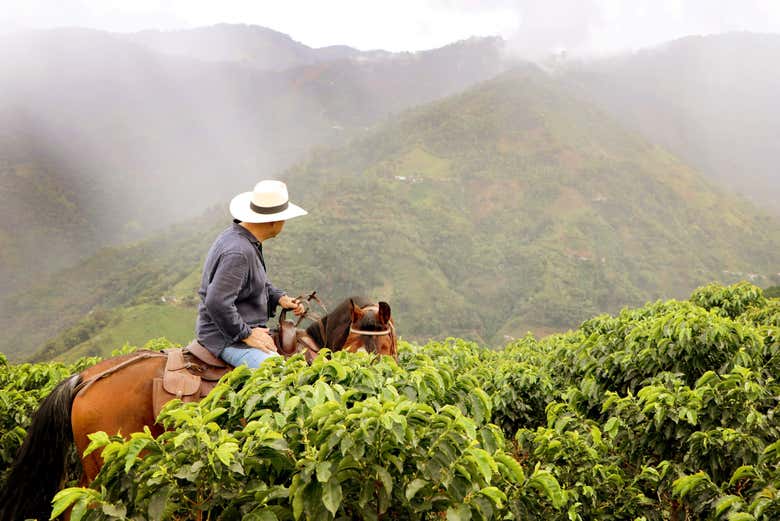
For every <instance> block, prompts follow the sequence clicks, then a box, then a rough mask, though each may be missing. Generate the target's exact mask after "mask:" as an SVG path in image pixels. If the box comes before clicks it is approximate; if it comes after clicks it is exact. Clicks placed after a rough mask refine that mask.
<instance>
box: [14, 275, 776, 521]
mask: <svg viewBox="0 0 780 521" xmlns="http://www.w3.org/2000/svg"><path fill="white" fill-rule="evenodd" d="M778 331H780V300H778V299H771V298H767V297H765V296H764V295H763V292H762V291H761V290H760V289H759V288H757V287H755V286H752V285H750V284H747V283H741V284H737V285H734V286H728V287H724V286H720V285H715V284H713V285H709V286H704V287H701V288H699V289H698V290H696V291H695V292H694V293H693V295H692V296H691V298H690V299H689V300H687V301H676V300H668V301H658V302H654V303H649V304H646V305H645V306H643V307H640V308H634V309H624V310H623V311H621V312H620V313H619V314H617V315H614V316H611V315H600V316H597V317H595V318H592V319H590V320H587V321H586V322H584V323H583V324H582V325H581V327H580V328H578V329H577V330H575V331H571V332H569V333H567V334H563V335H553V336H550V337H546V338H543V339H541V340H537V339H535V338H533V337H531V336H528V337H526V338H523V339H521V340H518V341H515V342H513V343H511V344H509V345H507V346H506V347H505V348H504V349H502V350H498V351H495V350H490V349H485V348H483V347H480V346H478V345H477V344H474V343H471V342H466V341H463V340H456V339H450V340H447V341H446V342H440V343H437V342H432V343H429V344H428V345H425V346H415V345H411V344H404V345H403V348H402V350H401V357H400V360H399V362H398V364H396V363H394V362H393V361H391V360H381V361H379V362H375V363H371V362H370V360H369V359H368V358H367V357H365V356H348V355H340V354H337V355H334V356H333V357H332V358H331V359H325V358H320V359H318V360H317V361H316V362H315V363H314V364H313V365H312V366H310V367H309V366H306V364H305V363H303V362H302V361H301V360H297V359H293V360H290V361H288V362H286V363H273V362H272V363H267V364H264V365H263V367H261V369H259V370H257V371H255V372H254V373H252V372H250V371H246V370H237V371H234V372H233V373H231V374H230V375H229V376H228V377H226V379H225V380H224V381H223V382H222V383H221V384H220V386H218V388H217V389H216V390H215V392H213V393H212V394H211V395H210V396H209V397H208V398H207V399H206V400H204V401H203V402H202V403H200V404H188V405H181V404H179V403H174V404H172V405H171V406H169V407H168V408H167V409H166V410H165V411H164V412H163V413H162V416H161V418H160V420H161V421H162V422H164V423H165V425H167V426H168V427H169V428H170V431H169V432H167V433H165V434H163V435H162V436H160V437H159V438H157V439H152V438H151V437H150V436H149V435H148V434H145V433H141V434H138V435H135V436H133V438H132V439H131V440H129V441H123V440H121V439H119V438H116V437H111V436H109V435H107V434H97V435H95V436H93V444H92V446H91V447H90V450H100V449H103V450H104V453H103V454H104V457H105V458H106V461H107V463H106V466H105V467H104V470H103V472H102V473H101V474H100V476H99V477H98V480H97V481H96V483H95V484H94V485H93V487H92V488H90V489H79V488H70V489H66V490H64V491H63V492H62V493H61V494H60V495H59V496H58V498H57V500H56V508H57V509H58V510H61V509H62V508H64V507H66V506H68V505H74V507H75V508H74V519H80V518H84V519H144V518H149V519H226V520H227V519H240V518H245V519H258V520H274V519H300V518H307V519H333V518H342V519H344V518H355V517H363V518H366V519H431V518H435V513H436V512H441V513H442V515H443V513H445V512H446V516H447V518H448V519H512V518H514V519H556V520H557V519H560V520H564V519H568V520H577V519H582V520H588V519H600V520H601V519H643V520H648V521H649V520H667V519H679V520H682V519H713V520H714V519H729V520H752V519H765V520H770V519H776V518H777V516H778V515H780V497H778V492H777V490H778V487H780V450H778V447H780V442H778V433H779V432H780V430H779V429H780V421H778V412H779V411H780V401H779V400H780V384H778V382H777V380H776V375H777V374H778V370H780V366H779V365H778V364H779V362H778V361H779V360H780V334H778ZM84 363H89V361H84V362H82V365H83V364H84ZM64 374H65V371H64V368H63V366H61V365H58V364H42V365H37V366H30V365H23V366H9V365H4V366H3V373H2V376H1V378H2V382H3V386H4V388H3V396H6V395H7V393H9V392H19V393H22V394H24V395H25V396H26V398H25V399H24V400H19V401H18V403H21V404H22V405H21V406H20V407H19V410H21V411H22V412H21V414H16V409H15V408H14V403H16V402H9V403H6V404H5V407H6V411H3V413H4V414H3V416H4V417H5V418H14V417H16V418H18V420H17V422H18V423H15V422H13V421H11V422H7V423H6V424H4V426H3V432H2V433H0V435H2V438H1V439H2V440H3V442H2V443H3V447H2V451H3V452H2V454H4V455H5V454H10V453H13V451H14V449H15V447H16V446H18V439H19V434H21V432H22V431H23V429H24V426H25V424H26V422H27V419H28V416H29V410H30V408H31V407H30V404H33V403H34V402H35V401H36V400H38V399H39V398H40V396H41V395H42V394H44V392H45V390H47V389H50V388H51V386H52V384H53V383H54V382H56V380H58V379H59V378H60V377H61V376H63V375H64ZM34 375H38V376H34ZM33 376H34V378H33ZM31 381H32V382H34V383H32V384H31V383H30V382H31ZM41 389H43V391H42V390H41ZM25 393H26V394H25ZM9 433H12V434H9ZM13 433H15V434H13ZM141 451H143V452H144V454H145V457H144V458H138V454H139V452H141ZM3 462H4V464H7V459H4V460H3ZM87 506H91V507H95V508H94V509H92V510H85V509H86V507H87ZM432 516H434V517H432Z"/></svg>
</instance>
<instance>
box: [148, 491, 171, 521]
mask: <svg viewBox="0 0 780 521" xmlns="http://www.w3.org/2000/svg"><path fill="white" fill-rule="evenodd" d="M170 492H171V487H170V485H167V486H165V487H163V488H161V489H160V490H158V491H157V492H155V493H154V495H153V496H152V497H151V499H150V500H149V510H148V513H149V520H150V521H160V520H161V519H162V518H163V516H164V514H165V505H166V503H168V496H169V495H170Z"/></svg>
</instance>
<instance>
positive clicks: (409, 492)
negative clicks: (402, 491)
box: [406, 478, 428, 501]
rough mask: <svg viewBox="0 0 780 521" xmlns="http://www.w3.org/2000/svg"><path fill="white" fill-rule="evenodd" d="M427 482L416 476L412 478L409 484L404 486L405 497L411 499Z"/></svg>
mask: <svg viewBox="0 0 780 521" xmlns="http://www.w3.org/2000/svg"><path fill="white" fill-rule="evenodd" d="M427 484H428V481H426V480H424V479H420V478H416V479H414V480H412V482H411V483H409V485H407V487H406V499H407V500H409V501H411V499H412V498H413V497H414V496H415V495H416V494H417V492H419V491H420V489H422V488H423V487H424V486H425V485H427Z"/></svg>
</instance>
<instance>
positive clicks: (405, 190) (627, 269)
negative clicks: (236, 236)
mask: <svg viewBox="0 0 780 521" xmlns="http://www.w3.org/2000/svg"><path fill="white" fill-rule="evenodd" d="M285 177H286V179H287V180H288V183H289V185H290V190H291V193H292V194H293V200H294V201H296V202H297V203H300V204H301V205H302V206H303V207H304V208H307V209H308V210H309V212H310V213H309V215H308V216H307V217H306V218H303V219H296V220H294V221H291V222H290V223H288V226H287V227H286V228H285V233H284V235H283V236H282V237H281V238H280V239H278V240H275V241H273V242H272V243H271V244H269V245H268V247H267V248H266V249H265V255H266V260H267V264H268V266H269V269H270V277H271V280H273V281H274V283H275V284H276V285H278V286H280V287H283V288H285V289H287V290H288V291H290V292H292V293H300V292H303V291H307V290H312V289H317V290H318V292H319V293H320V295H323V296H325V298H326V299H335V300H338V299H339V298H343V297H344V296H347V295H351V294H366V295H369V296H373V297H375V298H381V299H382V300H387V301H388V302H390V304H391V306H392V308H393V314H394V316H395V317H396V321H397V324H398V328H399V331H400V332H401V333H402V335H405V336H406V337H408V338H413V339H425V338H428V337H440V336H447V335H458V336H464V337H467V338H473V339H479V340H482V341H487V342H490V343H495V344H500V343H503V342H505V340H506V337H517V336H522V335H524V334H525V333H526V332H527V331H528V330H531V331H535V332H537V333H539V334H542V333H547V332H551V331H560V330H563V329H567V328H571V327H574V326H576V325H577V324H578V323H579V322H580V321H581V320H585V319H587V318H588V317H590V316H594V315H596V314H598V313H600V312H615V311H617V310H619V309H620V308H621V307H624V306H629V305H634V304H636V303H639V304H641V303H643V302H646V301H648V300H654V299H657V298H660V297H664V298H669V297H674V296H678V294H679V295H685V294H687V293H689V292H690V289H691V288H695V287H698V286H700V285H702V284H704V283H707V282H710V281H712V280H724V281H727V282H730V281H732V280H733V276H732V275H728V274H726V273H724V271H730V272H738V271H740V272H753V273H759V274H763V276H765V277H766V281H763V282H761V281H759V282H761V283H762V285H764V286H767V285H770V284H769V283H771V282H772V281H773V279H771V276H772V275H771V273H772V271H773V270H772V268H774V267H775V266H777V265H778V263H780V258H778V255H779V254H778V253H777V252H778V251H780V248H778V247H777V246H778V245H780V237H779V236H778V235H779V234H778V226H777V221H776V220H773V218H771V217H769V216H767V215H765V214H762V213H761V212H759V211H756V210H754V209H753V208H752V207H751V206H749V205H746V204H745V203H744V202H742V201H739V200H734V199H733V198H731V197H729V196H728V195H727V194H724V193H722V192H719V191H718V190H716V189H714V188H713V186H711V183H710V182H708V181H706V179H704V178H703V177H702V175H701V174H700V173H699V172H696V171H695V170H693V169H691V168H690V167H688V166H687V165H685V164H684V163H683V162H681V161H680V160H679V159H678V158H677V157H675V156H673V155H672V154H670V153H669V152H668V151H666V150H665V149H663V148H661V147H659V146H657V145H654V144H652V143H649V142H647V141H645V140H643V139H642V138H641V136H639V135H638V134H633V133H630V132H627V131H626V130H625V129H624V128H623V127H622V126H620V125H619V124H618V123H617V122H615V121H614V120H613V119H612V118H611V117H610V116H609V115H608V114H607V113H606V112H605V111H603V110H602V109H600V108H598V107H596V106H594V105H588V104H584V103H583V102H582V101H581V100H580V98H579V96H578V95H577V93H576V92H572V91H570V90H567V89H566V88H565V87H564V86H562V85H560V84H557V83H555V82H554V81H552V80H551V79H550V78H548V77H547V76H546V75H544V74H543V73H542V72H541V71H539V70H538V69H536V68H535V67H531V66H528V67H525V68H523V69H521V70H515V71H512V72H510V73H506V74H504V75H502V76H500V77H499V78H496V79H494V80H490V81H486V82H483V83H481V84H479V85H478V86H475V87H473V88H471V89H469V90H468V91H466V92H464V93H461V94H458V95H455V96H452V97H449V98H447V99H444V100H440V101H436V102H432V103H430V104H428V105H426V106H423V107H418V108H414V109H410V110H407V111H405V112H404V113H403V114H401V115H399V116H397V117H395V118H392V119H391V120H390V121H388V122H387V123H385V124H383V125H381V126H380V127H378V128H376V129H375V130H374V131H372V132H371V133H369V134H367V135H365V136H361V137H359V138H356V139H354V140H352V141H351V142H350V143H348V144H347V145H344V146H342V147H339V148H331V149H321V150H319V151H317V152H314V153H312V154H311V155H310V156H309V157H308V159H307V160H305V161H303V162H301V163H298V164H297V165H296V166H295V167H293V168H291V169H290V170H288V171H287V173H286V176H285ZM215 212H216V213H214V214H212V217H211V218H212V219H214V220H213V221H210V224H209V221H208V219H207V220H205V221H201V224H200V225H199V226H191V227H185V228H182V233H180V234H179V235H177V236H176V237H175V238H172V236H169V237H168V238H167V239H164V238H160V239H158V240H157V241H156V246H154V247H152V246H139V247H141V248H142V249H143V248H145V251H147V255H148V256H149V258H147V259H138V258H136V257H137V255H138V254H139V252H138V251H136V252H133V253H132V254H131V253H130V252H127V253H125V254H123V253H122V252H121V251H117V252H116V254H115V255H117V256H118V257H117V258H116V259H115V257H114V256H112V255H109V256H107V257H106V258H105V259H104V260H103V261H102V265H104V266H106V267H105V268H104V272H103V273H102V275H100V276H89V277H88V278H89V280H90V281H91V282H90V284H92V286H91V288H92V289H90V290H89V293H90V295H99V294H101V293H102V294H104V295H110V293H111V290H110V288H111V287H112V284H111V283H112V282H115V281H116V279H117V277H118V276H120V274H119V273H118V272H115V271H113V270H112V268H110V266H111V265H113V264H115V263H116V262H117V261H118V259H125V261H123V262H131V263H133V266H134V267H133V268H132V270H130V271H128V270H127V269H124V270H123V271H122V273H130V274H131V277H132V278H133V281H132V282H129V283H128V284H123V286H124V285H128V286H132V287H136V288H137V291H136V290H133V291H130V292H126V293H127V296H126V297H123V298H122V299H119V300H118V301H116V302H117V305H118V306H119V308H121V307H122V306H138V305H141V304H152V303H153V304H155V305H158V306H160V305H162V304H161V303H160V302H161V301H160V297H161V295H172V294H174V293H175V295H176V296H177V298H179V300H180V301H181V299H183V298H186V297H188V296H189V297H191V296H192V295H193V294H194V292H195V288H196V287H197V280H198V277H197V274H198V272H199V270H200V265H199V260H198V259H200V262H202V255H204V254H205V251H206V249H207V247H208V244H209V242H210V240H212V239H213V237H214V236H216V233H218V231H219V229H220V228H221V227H224V226H226V225H227V223H228V222H229V218H227V216H226V215H225V213H224V209H223V210H216V211H215ZM220 215H221V217H220ZM220 221H221V224H220ZM207 230H208V231H209V233H204V232H205V231H207ZM171 240H176V241H178V242H176V243H175V245H174V244H168V241H171ZM177 250H179V251H181V250H185V251H187V252H188V255H189V256H188V259H189V260H187V261H186V262H182V259H180V258H179V257H177V253H176V252H177ZM71 273H72V277H74V278H75V280H78V279H79V277H85V276H87V275H86V274H79V273H73V272H71ZM133 273H135V274H134V275H133ZM174 273H177V275H176V276H173V274H174ZM121 277H125V279H126V276H125V275H121ZM144 281H147V282H144ZM185 281H187V282H185ZM71 282H73V280H71ZM120 287H121V286H120ZM173 287H176V288H177V289H176V291H173V290H172V289H171V288H173ZM47 291H50V289H47ZM60 294H61V295H63V296H64V295H65V294H71V295H73V298H71V302H70V303H69V305H70V308H69V313H71V315H72V316H74V317H76V321H78V317H79V309H78V306H77V305H76V300H78V299H82V300H83V298H84V297H83V296H82V297H79V296H78V295H79V292H78V288H73V287H71V289H70V293H67V292H66V293H60ZM38 295H39V294H38V293H34V294H32V295H30V296H28V297H26V298H23V299H21V300H19V301H18V302H16V303H15V305H16V309H17V312H16V313H13V316H16V317H20V316H21V317H25V318H24V320H35V318H34V317H35V311H34V306H43V304H42V303H41V302H37V301H36V298H37V297H38ZM40 295H41V297H42V298H45V297H44V295H43V294H40ZM86 304H87V305H86V306H85V307H84V308H82V309H85V310H86V309H89V306H92V307H94V306H97V305H104V303H103V302H101V301H96V302H92V303H86ZM80 305H85V304H84V303H82V304H80ZM44 307H45V309H58V308H57V307H56V306H51V305H49V304H47V305H45V306H44ZM83 312H84V311H81V313H83ZM121 313H122V312H121V310H120V314H121ZM6 316H8V315H7V314H6ZM56 316H57V319H60V318H61V316H64V313H63V312H58V313H57V314H56ZM192 316H193V320H194V309H193V315H192ZM120 320H121V321H122V322H121V323H122V324H123V326H122V327H123V328H130V329H132V327H131V326H130V325H129V323H128V322H127V320H126V319H125V318H122V317H120ZM12 322H13V321H11V320H9V319H7V318H5V319H2V320H0V325H2V326H3V327H4V328H6V330H8V331H13V330H14V329H13V328H14V327H23V324H22V323H12ZM17 322H18V319H17ZM63 325H65V324H63ZM39 336H40V335H39ZM55 336H56V332H55V334H53V335H50V338H51V337H55ZM87 341H88V339H87ZM44 342H45V339H43V338H39V340H38V341H37V342H28V345H29V347H28V348H27V352H28V353H29V352H30V351H31V350H32V349H34V348H35V347H38V346H41V345H42V344H43V343H44ZM55 343H56V342H55ZM52 345H53V344H52ZM85 346H86V344H84V345H82V347H81V348H79V347H78V345H76V346H75V347H77V348H78V349H81V351H80V353H81V354H86V353H87V352H89V349H98V348H99V347H100V346H96V345H91V346H86V347H85ZM112 347H117V346H112ZM7 349H8V345H4V346H0V351H3V350H7Z"/></svg>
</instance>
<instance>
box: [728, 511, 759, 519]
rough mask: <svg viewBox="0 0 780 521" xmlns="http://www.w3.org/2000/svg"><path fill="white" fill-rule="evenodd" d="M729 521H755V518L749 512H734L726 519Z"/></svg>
mask: <svg viewBox="0 0 780 521" xmlns="http://www.w3.org/2000/svg"><path fill="white" fill-rule="evenodd" d="M726 519H728V521H755V519H756V518H755V517H753V516H752V515H751V514H748V513H747V512H734V513H731V514H729V516H728V517H727V518H726Z"/></svg>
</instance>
